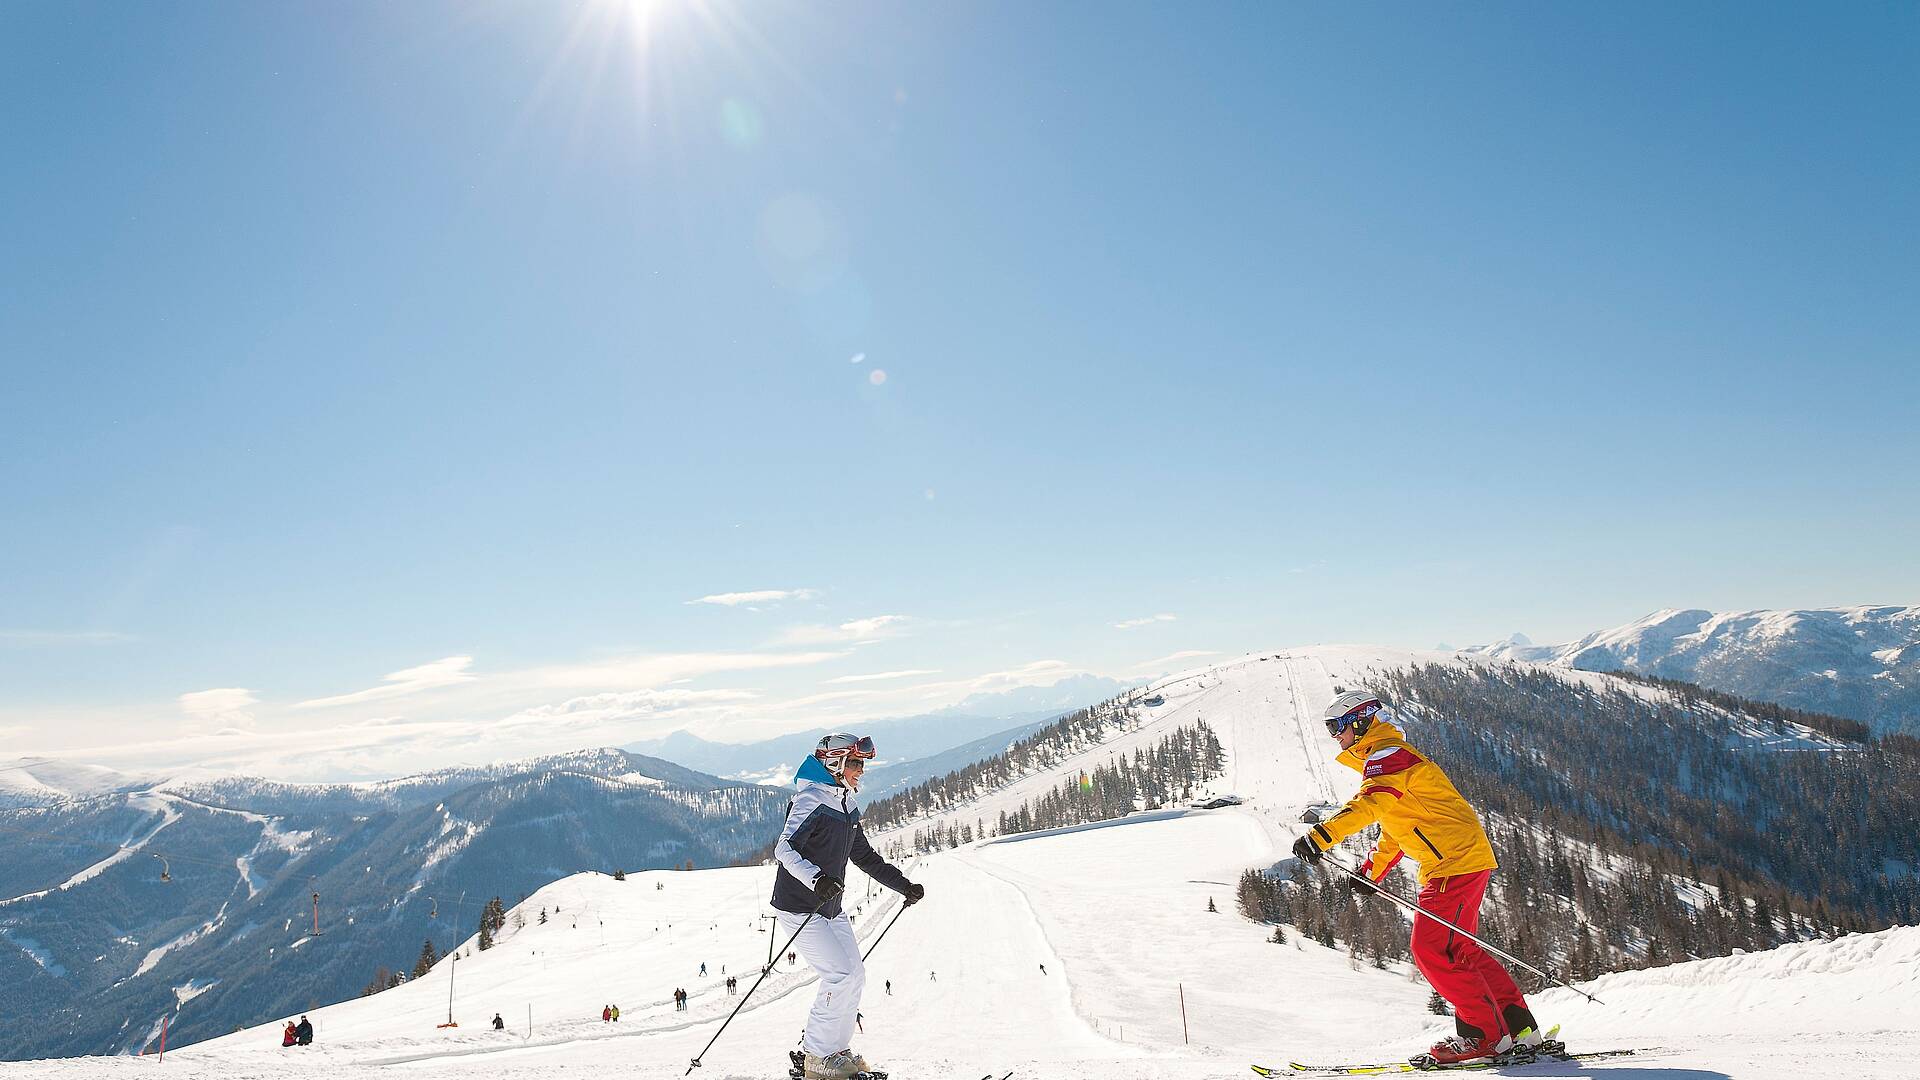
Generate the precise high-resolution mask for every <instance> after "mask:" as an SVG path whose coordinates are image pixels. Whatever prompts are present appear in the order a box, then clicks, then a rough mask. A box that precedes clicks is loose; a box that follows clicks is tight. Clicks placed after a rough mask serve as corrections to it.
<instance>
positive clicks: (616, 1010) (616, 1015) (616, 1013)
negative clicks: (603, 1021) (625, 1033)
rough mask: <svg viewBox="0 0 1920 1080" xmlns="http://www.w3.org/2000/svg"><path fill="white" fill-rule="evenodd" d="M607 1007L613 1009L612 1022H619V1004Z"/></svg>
mask: <svg viewBox="0 0 1920 1080" xmlns="http://www.w3.org/2000/svg"><path fill="white" fill-rule="evenodd" d="M608 1008H609V1009H611V1010H613V1022H614V1023H616V1024H617V1023H619V1022H620V1006H618V1005H609V1006H608Z"/></svg>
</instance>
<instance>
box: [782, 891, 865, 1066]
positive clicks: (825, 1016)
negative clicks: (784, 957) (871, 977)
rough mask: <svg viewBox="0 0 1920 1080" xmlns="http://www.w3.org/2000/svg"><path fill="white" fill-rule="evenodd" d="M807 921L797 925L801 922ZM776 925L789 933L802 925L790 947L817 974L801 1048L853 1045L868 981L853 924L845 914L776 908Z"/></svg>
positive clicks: (818, 1051) (833, 1049) (827, 1050)
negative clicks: (811, 914)
mask: <svg viewBox="0 0 1920 1080" xmlns="http://www.w3.org/2000/svg"><path fill="white" fill-rule="evenodd" d="M801 923H806V924H807V925H806V929H804V930H801V929H800V924H801ZM780 925H781V926H783V927H785V928H786V930H787V933H789V934H791V933H793V932H794V931H795V930H800V936H799V937H798V938H796V939H794V943H793V947H794V950H795V951H797V952H798V953H799V954H800V955H801V956H802V957H803V958H804V959H805V960H806V961H807V963H808V964H809V965H811V966H812V968H813V970H814V971H816V972H818V973H819V975H820V992H819V993H817V994H815V995H814V998H813V1009H812V1011H810V1012H808V1013H807V1033H806V1036H805V1037H804V1038H802V1039H801V1040H800V1048H801V1049H802V1050H805V1051H806V1052H807V1053H809V1054H814V1055H817V1056H819V1057H826V1056H827V1055H828V1054H837V1053H839V1052H840V1051H842V1050H845V1049H847V1048H848V1047H850V1046H852V1045H853V1024H854V1020H855V1019H856V1018H857V1017H858V1016H859V1015H860V991H861V990H863V989H865V987H866V985H867V967H866V965H865V964H862V963H861V962H860V942H858V941H857V940H855V939H854V936H853V923H852V922H850V921H849V920H848V919H847V917H846V916H845V915H836V916H834V917H833V918H831V919H829V918H826V917H825V916H821V915H815V916H814V917H813V921H812V922H807V917H806V916H805V915H795V914H793V913H792V912H788V911H783V912H781V913H780Z"/></svg>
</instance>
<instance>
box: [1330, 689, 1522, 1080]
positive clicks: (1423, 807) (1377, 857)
mask: <svg viewBox="0 0 1920 1080" xmlns="http://www.w3.org/2000/svg"><path fill="white" fill-rule="evenodd" d="M1323 719H1324V720H1325V721H1326V725H1327V734H1329V735H1331V736H1333V738H1334V739H1336V740H1337V741H1338V742H1339V743H1340V757H1339V761H1340V763H1341V764H1342V765H1345V766H1347V767H1348V768H1350V769H1352V770H1354V771H1355V772H1358V773H1359V774H1360V778H1361V779H1360V792H1359V794H1357V795H1355V796H1354V797H1353V798H1352V799H1349V800H1348V801H1347V804H1346V805H1345V806H1343V807H1341V808H1340V810H1339V812H1337V813H1335V814H1334V815H1333V816H1332V817H1330V818H1328V819H1327V820H1326V821H1324V822H1322V823H1320V824H1318V825H1315V826H1314V827H1313V828H1312V829H1311V830H1310V831H1308V833H1307V834H1306V835H1304V836H1302V837H1300V838H1299V839H1298V840H1296V841H1294V845H1293V851H1294V854H1296V855H1298V856H1300V857H1301V858H1303V859H1305V860H1307V861H1308V862H1313V863H1317V862H1319V861H1320V858H1321V855H1322V854H1323V853H1324V852H1325V851H1326V850H1327V849H1329V848H1332V847H1334V846H1335V845H1337V844H1339V843H1340V842H1341V841H1342V840H1345V839H1346V838H1347V837H1349V836H1352V835H1353V834H1355V833H1357V832H1360V831H1361V830H1362V829H1365V828H1366V827H1367V826H1369V825H1372V824H1374V823H1375V822H1378V823H1379V825H1380V840H1379V842H1378V843H1377V844H1375V845H1374V849H1373V853H1372V854H1371V855H1369V856H1368V857H1367V861H1366V862H1365V863H1363V864H1361V867H1360V874H1361V875H1362V877H1364V878H1365V883H1362V881H1360V880H1358V879H1354V880H1353V881H1352V884H1353V887H1354V889H1355V891H1357V892H1361V893H1363V894H1364V893H1366V892H1373V891H1377V890H1378V889H1379V884H1380V881H1381V880H1382V879H1383V878H1385V877H1386V876H1387V873H1388V871H1390V870H1392V869H1393V866H1394V864H1395V863H1397V862H1399V861H1400V858H1401V856H1403V855H1405V856H1410V857H1412V859H1413V860H1414V861H1415V862H1417V863H1419V864H1420V898H1419V905H1420V908H1421V910H1423V911H1429V912H1432V913H1433V914H1435V915H1437V916H1439V917H1440V918H1443V919H1445V920H1447V921H1448V922H1450V923H1452V924H1453V925H1455V926H1457V927H1459V928H1460V929H1462V930H1465V931H1466V932H1468V933H1470V934H1477V933H1479V925H1480V903H1481V901H1482V900H1483V899H1484V898H1485V896H1486V892H1487V882H1488V880H1489V879H1490V878H1492V876H1493V871H1494V868H1495V867H1497V866H1499V865H1500V864H1499V861H1498V860H1497V859H1495V858H1494V857H1493V845H1492V844H1490V843H1488V842H1487V833H1486V830H1484V829H1482V828H1481V827H1480V817H1479V815H1478V814H1475V813H1474V811H1473V807H1472V806H1470V805H1469V804H1468V803H1467V800H1465V799H1464V798H1461V796H1460V792H1459V791H1457V790H1455V789H1454V786H1453V781H1451V780H1448V779H1447V774H1446V773H1444V772H1442V771H1441V769H1440V766H1438V765H1435V764H1434V763H1433V762H1432V761H1429V760H1428V759H1427V758H1426V757H1424V756H1422V755H1421V754H1420V753H1419V752H1418V751H1416V750H1414V748H1413V747H1411V746H1409V745H1407V740H1406V739H1405V738H1404V737H1402V736H1401V734H1400V730H1399V729H1398V728H1396V727H1394V726H1393V725H1392V724H1391V723H1388V722H1387V719H1386V717H1385V716H1384V715H1383V708H1382V706H1381V704H1380V699H1379V698H1376V697H1374V696H1373V695H1372V694H1368V693H1365V692H1362V691H1359V690H1350V691H1348V692H1346V693H1344V694H1341V695H1340V696H1338V697H1336V698H1334V699H1333V701H1332V703H1330V704H1329V705H1328V706H1327V709H1326V713H1325V715H1324V717H1323ZM1413 962H1414V966H1416V967H1418V968H1419V969H1420V973H1421V974H1422V975H1424V976H1426V978H1427V982H1428V984H1429V985H1431V986H1432V987H1433V988H1434V990H1435V991H1436V992H1438V993H1439V995H1440V996H1441V997H1443V998H1445V999H1446V1000H1447V1001H1448V1002H1450V1003H1451V1004H1452V1005H1453V1010H1454V1025H1455V1028H1456V1034H1454V1035H1450V1036H1448V1037H1447V1038H1445V1039H1442V1040H1441V1041H1440V1042H1438V1043H1436V1044H1435V1045H1434V1046H1433V1048H1432V1049H1431V1050H1429V1051H1428V1053H1429V1054H1431V1055H1432V1057H1433V1060H1434V1061H1435V1062H1436V1063H1438V1064H1443V1065H1446V1064H1456V1063H1458V1062H1462V1061H1473V1060H1477V1059H1480V1058H1487V1057H1493V1056H1495V1055H1498V1054H1502V1053H1506V1052H1508V1051H1510V1050H1512V1049H1513V1048H1514V1047H1515V1046H1516V1045H1526V1046H1529V1047H1531V1046H1538V1045H1539V1044H1540V1042H1541V1041H1542V1036H1541V1034H1540V1031H1539V1025H1538V1024H1536V1023H1535V1021H1534V1018H1533V1013H1532V1012H1531V1011H1530V1010H1529V1009H1528V1008H1527V1001H1526V998H1525V997H1524V996H1522V995H1521V993H1520V988H1519V987H1518V986H1517V985H1515V984H1514V981H1513V976H1511V975H1509V974H1507V969H1506V968H1504V967H1502V966H1501V965H1500V961H1498V960H1496V959H1495V958H1494V957H1493V955H1492V954H1491V953H1489V952H1487V951H1486V950H1485V949H1482V948H1481V947H1480V946H1478V945H1476V944H1474V943H1473V942H1472V941H1469V940H1467V939H1466V938H1464V937H1461V936H1460V935H1459V934H1456V933H1454V932H1453V931H1452V930H1449V929H1448V928H1447V927H1445V926H1442V925H1441V924H1440V923H1438V922H1435V921H1434V920H1432V919H1421V918H1416V919H1415V920H1414V925H1413Z"/></svg>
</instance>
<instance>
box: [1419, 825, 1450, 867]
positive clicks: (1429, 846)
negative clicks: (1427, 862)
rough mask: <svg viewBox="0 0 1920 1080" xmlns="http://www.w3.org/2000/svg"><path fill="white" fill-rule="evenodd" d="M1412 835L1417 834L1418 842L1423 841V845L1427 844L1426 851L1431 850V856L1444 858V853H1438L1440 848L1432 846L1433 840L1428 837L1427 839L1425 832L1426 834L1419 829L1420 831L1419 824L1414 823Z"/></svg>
mask: <svg viewBox="0 0 1920 1080" xmlns="http://www.w3.org/2000/svg"><path fill="white" fill-rule="evenodd" d="M1413 835H1415V836H1417V837H1419V838H1420V842H1421V843H1423V844H1425V845H1427V850H1428V851H1431V852H1433V857H1434V858H1436V859H1444V858H1446V856H1445V855H1442V854H1440V849H1439V848H1437V847H1434V846H1433V841H1431V840H1429V839H1427V834H1426V833H1423V832H1421V831H1420V826H1418V825H1415V826H1414V827H1413Z"/></svg>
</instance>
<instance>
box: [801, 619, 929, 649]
mask: <svg viewBox="0 0 1920 1080" xmlns="http://www.w3.org/2000/svg"><path fill="white" fill-rule="evenodd" d="M912 621H913V620H912V619H911V618H910V617H909V616H906V615H875V616H872V617H871V618H866V619H854V620H852V621H850V622H843V623H841V624H840V625H839V626H822V625H817V624H808V625H805V626H793V627H788V628H787V631H786V632H785V633H783V634H781V635H780V643H781V644H783V645H829V644H837V643H845V644H864V643H866V642H869V641H879V640H881V639H882V638H889V637H893V636H895V635H896V634H898V633H900V632H901V631H903V630H905V629H906V627H907V624H908V623H909V622H912Z"/></svg>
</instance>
